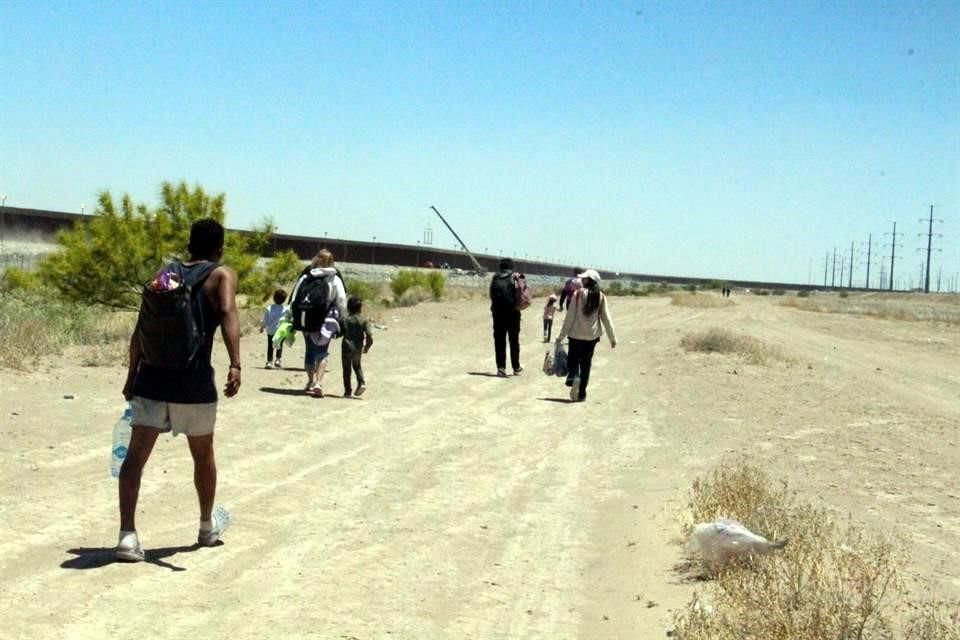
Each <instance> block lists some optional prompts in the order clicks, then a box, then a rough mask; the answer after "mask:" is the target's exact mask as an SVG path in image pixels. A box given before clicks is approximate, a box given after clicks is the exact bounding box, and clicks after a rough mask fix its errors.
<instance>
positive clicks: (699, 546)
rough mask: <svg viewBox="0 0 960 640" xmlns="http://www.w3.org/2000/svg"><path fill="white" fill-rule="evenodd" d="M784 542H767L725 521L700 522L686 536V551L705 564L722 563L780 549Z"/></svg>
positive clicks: (738, 524)
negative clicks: (689, 550) (695, 554)
mask: <svg viewBox="0 0 960 640" xmlns="http://www.w3.org/2000/svg"><path fill="white" fill-rule="evenodd" d="M786 544H787V541H786V540H780V541H777V542H771V541H770V540H767V539H766V538H764V537H763V536H761V535H758V534H756V533H754V532H752V531H750V530H749V529H747V528H746V527H745V526H743V525H742V524H740V523H739V522H737V521H736V520H731V519H729V518H721V519H719V520H714V521H713V522H701V523H700V524H698V525H697V526H695V527H694V528H693V533H691V534H690V549H691V551H693V552H695V553H697V554H698V555H700V557H702V558H703V560H704V561H705V562H706V563H707V564H709V565H719V564H725V563H727V562H729V561H731V560H734V559H736V558H739V557H742V556H745V555H747V554H751V553H752V554H764V553H770V552H771V551H773V550H774V549H782V548H783V547H785V546H786Z"/></svg>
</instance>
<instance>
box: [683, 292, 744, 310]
mask: <svg viewBox="0 0 960 640" xmlns="http://www.w3.org/2000/svg"><path fill="white" fill-rule="evenodd" d="M670 304H672V305H675V306H678V307H694V308H697V309H710V308H716V307H732V306H733V300H730V299H727V298H718V297H717V296H716V295H711V294H707V295H696V293H671V294H670Z"/></svg>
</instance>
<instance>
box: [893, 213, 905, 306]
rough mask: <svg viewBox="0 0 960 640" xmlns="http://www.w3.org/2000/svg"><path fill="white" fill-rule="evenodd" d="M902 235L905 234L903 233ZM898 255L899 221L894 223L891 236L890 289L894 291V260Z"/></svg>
mask: <svg viewBox="0 0 960 640" xmlns="http://www.w3.org/2000/svg"><path fill="white" fill-rule="evenodd" d="M900 235H903V234H902V233H901V234H900ZM896 256H897V223H896V222H894V223H893V234H892V237H891V238H890V291H893V261H894V260H895V259H896Z"/></svg>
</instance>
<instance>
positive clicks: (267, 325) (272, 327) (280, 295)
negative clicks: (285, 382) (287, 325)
mask: <svg viewBox="0 0 960 640" xmlns="http://www.w3.org/2000/svg"><path fill="white" fill-rule="evenodd" d="M286 299H287V292H286V291H284V290H283V289H277V290H276V291H274V292H273V304H271V305H269V306H268V307H267V309H266V311H264V312H263V318H262V319H261V320H260V333H263V332H264V331H266V332H267V364H266V365H264V369H273V368H274V367H276V368H277V369H279V368H280V367H281V365H282V364H283V363H282V362H281V358H283V342H281V343H280V344H278V345H277V359H276V360H274V359H273V336H274V335H275V334H276V333H277V327H279V326H280V320H282V319H283V313H284V312H285V311H286V307H284V306H283V303H284V302H285V301H286Z"/></svg>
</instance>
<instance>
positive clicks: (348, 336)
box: [340, 297, 373, 398]
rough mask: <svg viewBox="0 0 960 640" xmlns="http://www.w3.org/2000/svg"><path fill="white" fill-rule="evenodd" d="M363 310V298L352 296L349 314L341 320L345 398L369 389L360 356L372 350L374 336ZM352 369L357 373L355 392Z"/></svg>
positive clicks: (348, 308)
mask: <svg viewBox="0 0 960 640" xmlns="http://www.w3.org/2000/svg"><path fill="white" fill-rule="evenodd" d="M362 311H363V300H361V299H360V298H357V297H351V298H350V299H349V300H347V313H348V314H349V315H348V316H347V317H346V318H344V319H343V320H342V321H341V334H342V335H343V348H342V349H341V351H340V354H341V357H342V361H343V397H344V398H349V397H350V396H351V395H355V396H361V395H363V392H364V391H366V390H367V385H366V381H365V380H364V378H363V368H362V367H361V366H360V357H361V356H362V355H363V354H364V353H366V352H367V351H369V350H370V346H371V345H372V344H373V336H372V335H370V323H369V322H367V320H366V318H364V317H363V316H362V315H361V313H362ZM351 369H353V372H354V373H355V374H356V375H357V390H356V392H355V393H354V391H353V389H352V387H351V376H350V370H351Z"/></svg>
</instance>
